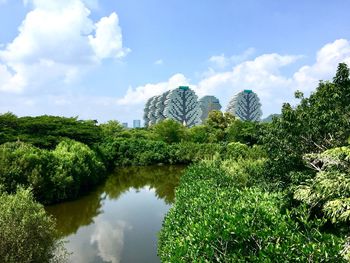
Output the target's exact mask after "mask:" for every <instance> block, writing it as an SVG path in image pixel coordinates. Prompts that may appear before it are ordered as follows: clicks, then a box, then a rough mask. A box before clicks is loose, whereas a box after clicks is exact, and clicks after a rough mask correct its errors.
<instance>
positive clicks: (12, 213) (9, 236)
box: [0, 189, 65, 263]
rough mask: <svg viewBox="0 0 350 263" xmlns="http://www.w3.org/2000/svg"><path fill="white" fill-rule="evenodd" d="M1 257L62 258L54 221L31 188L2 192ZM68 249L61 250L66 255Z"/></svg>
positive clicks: (11, 260)
mask: <svg viewBox="0 0 350 263" xmlns="http://www.w3.org/2000/svg"><path fill="white" fill-rule="evenodd" d="M0 211H1V213H0V258H1V262H3V263H7V262H8V263H17V262H21V263H26V262H28V263H29V262H53V261H55V262H59V261H61V260H62V261H63V260H64V258H57V257H56V256H55V255H57V254H58V253H57V250H58V249H61V252H62V247H61V245H60V242H59V241H57V239H56V230H55V224H54V221H53V220H52V219H51V218H50V217H49V216H47V215H46V213H45V210H44V208H43V206H42V205H40V204H38V203H36V202H35V201H34V199H33V196H32V194H31V192H30V191H29V190H24V189H19V190H18V191H17V193H16V194H14V195H8V194H4V193H2V194H0ZM64 254H65V253H62V255H64Z"/></svg>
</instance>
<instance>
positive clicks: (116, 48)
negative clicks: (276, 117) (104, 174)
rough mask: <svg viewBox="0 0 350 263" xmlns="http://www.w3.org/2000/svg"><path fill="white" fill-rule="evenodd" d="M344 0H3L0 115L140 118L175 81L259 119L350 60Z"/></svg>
mask: <svg viewBox="0 0 350 263" xmlns="http://www.w3.org/2000/svg"><path fill="white" fill-rule="evenodd" d="M349 11H350V1H347V0H335V1H322V0H319V1H314V0H308V1H301V0H297V1H286V0H281V1H275V0H269V1H267V0H244V1H243V0H242V1H233V0H231V1H229V0H220V1H217V0H216V1H214V0H206V1H203V0H202V1H199V0H192V1H188V0H187V1H184V0H169V1H161V0H147V1H145V0H128V1H121V0H116V1H109V0H60V1H57V0H25V1H21V0H0V113H1V112H7V111H11V112H14V113H15V114H17V115H19V116H23V115H41V114H52V115H64V116H79V117H80V118H83V119H97V120H99V121H100V122H104V121H106V120H110V119H117V120H120V121H122V122H125V121H127V122H129V123H131V121H132V120H133V119H141V118H142V109H143V105H144V103H145V101H146V100H147V99H148V98H149V97H151V96H153V95H158V94H160V93H162V92H164V91H166V90H168V89H173V88H176V87H177V86H178V85H190V86H191V87H192V88H193V89H194V90H195V91H196V92H197V94H198V96H199V97H200V96H203V95H215V96H217V97H218V98H219V99H220V101H221V103H222V106H223V109H225V107H226V105H227V103H228V101H229V99H230V98H231V97H232V96H233V95H234V94H235V93H237V92H239V91H240V90H242V89H246V88H249V89H253V90H254V91H256V92H257V93H258V95H259V96H260V98H261V102H262V105H263V113H264V116H267V115H268V114H270V113H276V112H279V111H280V108H281V105H282V103H283V102H291V103H294V104H295V103H296V102H295V101H294V100H293V93H294V91H295V90H297V89H299V90H302V91H304V92H305V93H306V94H309V93H310V92H312V91H313V90H314V89H315V87H316V85H317V82H318V80H320V79H324V80H327V79H330V78H331V77H332V76H333V74H334V71H335V69H336V66H337V64H338V63H339V62H347V63H350V42H349V39H350V30H349V24H348V21H347V20H348V19H347V17H348V13H349Z"/></svg>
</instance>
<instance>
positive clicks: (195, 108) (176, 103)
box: [164, 86, 202, 127]
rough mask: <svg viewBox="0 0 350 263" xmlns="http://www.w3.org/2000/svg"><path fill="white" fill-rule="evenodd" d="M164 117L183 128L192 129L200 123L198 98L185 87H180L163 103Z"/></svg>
mask: <svg viewBox="0 0 350 263" xmlns="http://www.w3.org/2000/svg"><path fill="white" fill-rule="evenodd" d="M165 104H166V107H165V109H164V113H165V116H166V117H167V118H169V119H173V120H176V121H178V122H180V123H182V124H183V125H184V126H187V127H192V126H195V125H198V124H200V123H201V119H200V116H201V113H202V112H201V109H200V106H199V102H198V97H197V95H196V94H195V92H194V91H193V90H191V89H190V88H189V87H187V86H180V87H179V88H177V89H174V90H172V91H171V92H170V93H169V95H168V97H167V100H166V102H165Z"/></svg>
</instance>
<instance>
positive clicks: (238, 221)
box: [158, 162, 343, 262]
mask: <svg viewBox="0 0 350 263" xmlns="http://www.w3.org/2000/svg"><path fill="white" fill-rule="evenodd" d="M220 166H221V165H220V164H219V162H205V163H200V164H196V165H194V166H192V167H190V168H189V169H188V170H187V172H186V173H185V175H184V176H183V177H182V178H181V184H180V186H179V188H178V189H177V191H176V198H175V204H174V205H173V207H172V208H171V209H170V211H169V213H168V214H167V216H166V218H165V220H164V223H163V228H162V230H161V232H160V236H159V243H158V252H159V255H160V258H161V260H162V262H321V261H322V262H343V261H342V258H341V255H340V253H339V252H340V250H341V241H342V240H340V239H338V238H337V237H335V236H333V235H330V234H325V233H321V232H320V231H319V230H318V229H319V227H320V224H321V223H318V222H312V221H309V220H308V217H307V214H306V213H305V210H302V211H298V213H294V214H292V213H290V212H287V213H284V212H283V209H282V207H283V205H284V204H283V195H282V194H281V193H269V192H264V191H262V190H260V189H259V188H256V187H252V188H244V187H243V188H242V187H241V185H240V184H237V178H235V177H232V176H230V175H228V174H227V173H226V172H225V170H224V169H222V168H221V167H220ZM294 218H296V219H297V220H294Z"/></svg>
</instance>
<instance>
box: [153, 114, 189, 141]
mask: <svg viewBox="0 0 350 263" xmlns="http://www.w3.org/2000/svg"><path fill="white" fill-rule="evenodd" d="M152 130H153V132H154V134H155V135H156V137H157V138H158V139H160V140H162V141H165V142H167V143H175V142H180V141H181V140H182V139H183V138H184V135H185V127H184V126H183V125H182V124H181V123H179V122H177V121H175V120H172V119H166V120H164V121H161V122H159V123H157V124H156V125H154V126H153V127H152Z"/></svg>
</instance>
